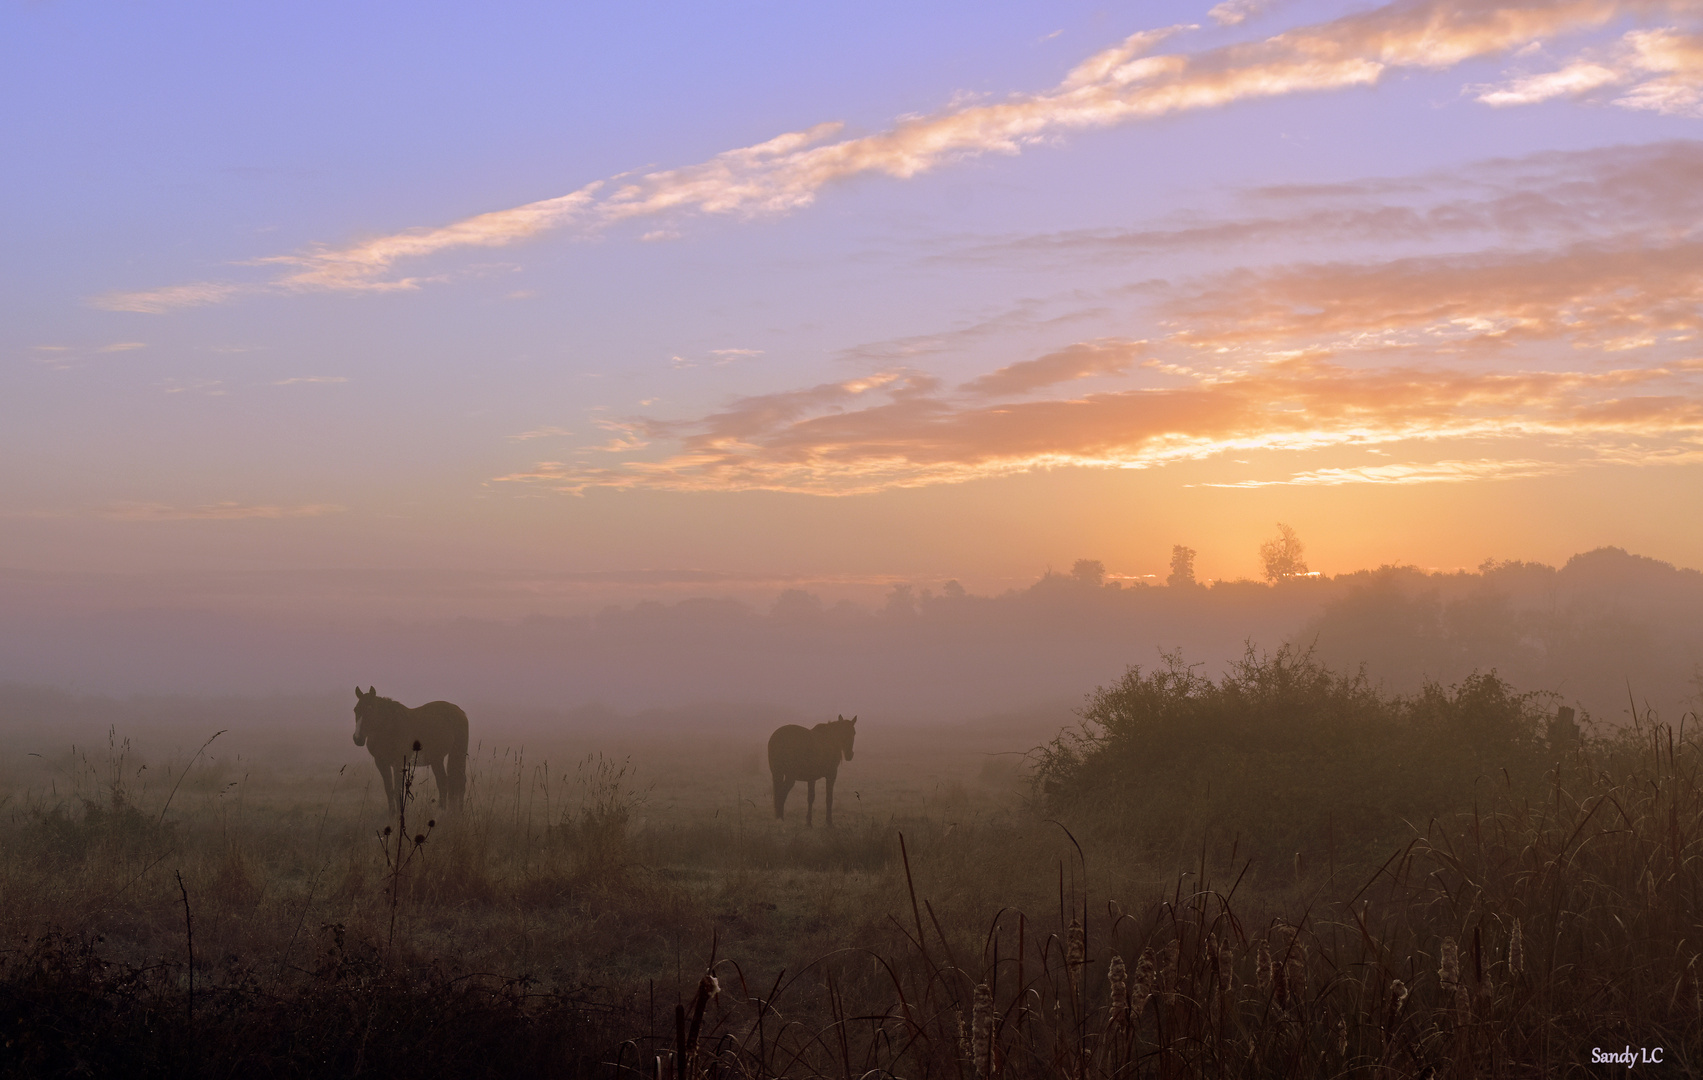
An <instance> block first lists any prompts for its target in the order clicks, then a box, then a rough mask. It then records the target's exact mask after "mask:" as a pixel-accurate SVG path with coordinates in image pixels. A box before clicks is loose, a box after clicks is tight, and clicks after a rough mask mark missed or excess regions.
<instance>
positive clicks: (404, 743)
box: [355, 686, 467, 811]
mask: <svg viewBox="0 0 1703 1080" xmlns="http://www.w3.org/2000/svg"><path fill="white" fill-rule="evenodd" d="M355 745H356V746H365V747H366V748H367V750H368V752H369V753H371V754H372V756H373V764H375V765H377V766H378V774H379V776H380V777H382V778H383V779H384V796H385V798H386V799H387V800H388V801H389V803H390V809H391V810H392V811H395V810H398V809H400V806H399V803H400V800H401V799H402V770H403V768H404V767H405V766H407V765H408V764H410V763H413V764H419V763H421V762H424V763H425V764H427V765H430V766H431V768H432V776H434V777H435V778H436V779H437V782H438V803H439V805H442V806H460V805H461V797H462V795H463V794H464V793H465V792H466V791H467V714H466V713H464V712H462V711H461V708H460V706H457V705H451V704H450V703H449V702H447V701H431V702H427V703H426V704H424V705H422V706H420V707H419V708H417V709H410V708H409V707H408V706H406V705H404V704H402V703H401V702H400V701H392V700H391V699H390V698H387V697H379V696H378V691H377V690H376V689H374V688H372V687H370V686H369V687H368V688H367V689H366V692H365V693H362V691H361V688H360V687H358V686H357V687H355Z"/></svg>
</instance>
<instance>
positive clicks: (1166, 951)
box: [1159, 941, 1183, 987]
mask: <svg viewBox="0 0 1703 1080" xmlns="http://www.w3.org/2000/svg"><path fill="white" fill-rule="evenodd" d="M1182 954H1183V946H1182V943H1181V942H1177V941H1173V942H1171V943H1169V944H1168V945H1166V946H1165V947H1164V948H1163V949H1161V950H1160V951H1159V985H1160V986H1161V987H1169V986H1171V985H1173V984H1174V983H1175V982H1176V977H1177V961H1178V960H1179V959H1181V958H1182Z"/></svg>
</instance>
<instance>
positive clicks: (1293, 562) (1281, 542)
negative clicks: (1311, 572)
mask: <svg viewBox="0 0 1703 1080" xmlns="http://www.w3.org/2000/svg"><path fill="white" fill-rule="evenodd" d="M1304 550H1305V545H1303V544H1302V543H1301V538H1300V537H1298V536H1296V535H1295V530H1294V529H1291V528H1290V527H1289V526H1287V525H1285V524H1283V523H1282V522H1281V521H1280V522H1278V523H1277V536H1275V537H1274V538H1272V539H1270V540H1267V541H1265V542H1264V543H1263V544H1261V545H1260V563H1261V564H1262V565H1264V567H1265V579H1266V580H1267V581H1282V580H1283V579H1285V578H1292V577H1299V576H1300V575H1302V574H1305V573H1306V572H1307V564H1306V563H1305V562H1304V561H1302V559H1301V553H1302V552H1303V551H1304Z"/></svg>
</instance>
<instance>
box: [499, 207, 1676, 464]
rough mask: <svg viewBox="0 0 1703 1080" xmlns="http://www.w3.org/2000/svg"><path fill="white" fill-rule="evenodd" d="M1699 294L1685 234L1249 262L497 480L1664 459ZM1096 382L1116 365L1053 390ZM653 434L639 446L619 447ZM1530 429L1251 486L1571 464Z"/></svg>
mask: <svg viewBox="0 0 1703 1080" xmlns="http://www.w3.org/2000/svg"><path fill="white" fill-rule="evenodd" d="M1700 297H1703V240H1691V239H1680V240H1675V241H1673V242H1670V243H1665V244H1657V243H1648V242H1644V243H1638V242H1634V241H1633V240H1632V239H1630V238H1624V237H1623V238H1620V239H1617V240H1613V241H1606V240H1605V241H1593V242H1591V243H1588V244H1573V245H1566V246H1562V247H1559V248H1554V249H1540V250H1533V251H1527V252H1504V251H1492V252H1487V253H1473V254H1466V255H1456V256H1446V257H1445V256H1439V257H1423V258H1405V259H1404V258H1397V259H1388V260H1385V261H1382V262H1362V263H1347V262H1343V263H1317V264H1292V265H1286V266H1278V267H1271V268H1265V269H1259V270H1238V271H1233V272H1229V273H1223V274H1218V275H1213V276H1209V277H1205V278H1202V279H1200V280H1197V281H1195V282H1192V283H1185V284H1179V285H1175V286H1170V287H1168V289H1167V290H1166V291H1165V292H1164V293H1162V294H1159V295H1157V296H1156V297H1149V299H1148V302H1149V303H1151V304H1152V305H1153V306H1154V308H1155V313H1156V315H1157V316H1158V321H1159V324H1160V325H1161V326H1163V327H1164V328H1165V330H1166V333H1165V336H1163V337H1162V338H1156V339H1154V340H1152V341H1125V340H1097V341H1085V342H1079V343H1077V344H1074V345H1071V346H1068V347H1066V348H1063V349H1058V350H1054V351H1052V352H1050V353H1047V354H1045V355H1042V356H1039V357H1035V358H1033V359H1029V360H1023V361H1019V362H1016V363H1012V364H1007V365H1005V366H1004V367H1001V368H1000V369H998V370H996V371H994V372H990V373H989V374H987V375H983V376H981V377H979V378H976V379H972V380H970V381H968V382H965V383H962V384H961V385H958V386H957V387H955V388H954V387H949V386H947V385H946V384H945V383H943V381H942V380H940V379H938V378H936V377H935V376H933V375H931V374H929V373H927V372H925V371H921V370H918V369H917V368H915V367H913V366H910V365H906V364H900V365H890V366H886V367H884V368H883V369H881V370H880V371H878V372H877V373H875V374H872V375H867V376H863V377H860V378H857V379H849V380H841V381H835V382H826V383H820V384H817V385H815V386H810V387H806V388H802V389H797V390H789V391H783V392H779V393H770V394H761V395H755V396H751V397H746V398H741V399H739V400H737V401H734V402H733V403H731V404H730V405H729V406H728V407H727V408H725V409H722V410H721V411H718V412H715V413H713V414H711V415H707V416H703V417H701V418H697V419H693V420H685V421H680V420H675V421H661V420H650V419H645V418H633V419H629V420H626V421H623V422H621V423H619V424H615V423H613V422H611V423H610V425H609V426H611V427H612V428H617V429H618V430H620V431H621V432H622V433H623V434H624V436H625V437H626V439H627V440H628V442H627V444H626V445H620V444H617V443H611V444H610V445H609V446H607V447H604V448H602V449H604V450H607V451H608V452H610V453H616V454H620V455H621V456H622V460H620V461H618V462H616V463H613V464H608V463H604V464H588V463H585V462H579V463H565V462H560V461H556V462H545V463H541V464H539V465H537V466H535V467H533V468H531V469H528V470H524V471H521V472H516V473H511V474H509V475H505V476H502V477H500V478H498V479H500V480H501V481H505V482H511V483H526V484H532V485H542V486H544V487H547V488H551V489H554V490H561V491H583V490H584V489H586V488H588V487H597V486H607V487H615V488H641V487H649V488H663V489H672V490H739V489H749V488H764V489H773V490H784V491H797V492H813V493H819V494H846V493H858V492H870V491H878V490H882V489H886V488H893V487H913V486H920V485H927V484H939V483H954V482H959V481H964V480H971V479H975V478H979V477H988V476H997V475H1003V474H1009V473H1015V472H1026V471H1032V470H1037V469H1046V468H1052V467H1057V466H1067V465H1068V466H1082V467H1090V468H1148V467H1153V466H1158V465H1163V464H1165V463H1167V462H1173V461H1180V460H1194V459H1205V458H1211V457H1215V456H1219V455H1225V454H1230V453H1233V452H1243V451H1250V450H1277V451H1303V450H1317V449H1323V448H1330V447H1348V446H1361V447H1376V446H1380V445H1386V446H1387V445H1391V444H1396V443H1405V442H1414V441H1420V442H1425V443H1428V444H1436V443H1438V442H1442V441H1448V440H1476V441H1483V440H1490V441H1492V442H1501V443H1510V444H1511V441H1512V440H1515V439H1520V440H1527V441H1528V442H1529V441H1532V440H1535V442H1536V443H1537V444H1538V445H1542V446H1548V447H1550V448H1552V449H1555V450H1556V451H1557V452H1558V453H1560V452H1562V451H1565V453H1564V454H1563V457H1565V458H1566V460H1568V461H1574V460H1577V459H1578V449H1579V447H1581V446H1584V445H1587V444H1588V445H1589V446H1590V447H1591V448H1592V449H1591V454H1593V455H1595V457H1594V458H1593V459H1592V460H1597V461H1608V460H1614V461H1618V462H1621V463H1631V462H1643V463H1656V462H1658V461H1670V460H1675V457H1674V455H1681V456H1683V455H1687V454H1691V453H1693V452H1694V451H1698V450H1703V364H1699V363H1698V362H1697V359H1696V356H1695V353H1694V346H1693V345H1690V344H1687V342H1690V341H1693V340H1695V339H1696V338H1697V337H1698V335H1699V334H1700V333H1703V307H1700V305H1699V298H1700ZM1091 376H1098V377H1104V378H1114V379H1118V380H1119V382H1118V383H1114V384H1113V385H1112V386H1111V387H1110V388H1103V387H1104V384H1101V387H1102V388H1096V389H1095V390H1093V391H1092V392H1084V393H1078V394H1074V395H1067V396H1060V395H1059V392H1058V389H1057V388H1059V387H1061V386H1062V385H1064V384H1067V383H1071V382H1074V381H1076V380H1078V379H1082V378H1086V377H1091ZM1132 384H1133V385H1132ZM1043 391H1046V392H1047V393H1045V394H1043V393H1042V392H1043ZM641 443H648V444H649V447H648V448H647V449H648V450H649V452H648V453H647V454H645V455H638V454H635V453H632V452H630V451H629V450H628V446H629V445H630V446H633V447H634V448H637V447H638V446H639V444H641ZM1521 445H1522V446H1525V449H1524V450H1523V451H1522V456H1521V457H1520V458H1518V459H1513V458H1511V459H1509V460H1506V461H1504V462H1502V463H1501V464H1499V465H1488V464H1484V463H1483V462H1480V463H1478V464H1476V465H1475V464H1472V463H1471V462H1470V461H1469V460H1467V459H1464V458H1450V459H1448V461H1447V463H1446V464H1442V465H1439V464H1437V463H1435V462H1433V463H1432V464H1430V465H1426V466H1418V465H1413V464H1401V463H1379V464H1377V465H1376V466H1372V467H1364V468H1343V467H1336V468H1333V469H1327V470H1316V471H1314V472H1311V473H1298V474H1296V475H1295V476H1294V477H1291V478H1289V479H1286V480H1282V481H1269V480H1261V481H1255V482H1251V483H1250V484H1245V485H1241V486H1258V485H1261V484H1269V483H1286V484H1314V485H1317V484H1342V483H1440V482H1444V481H1450V480H1452V481H1456V482H1462V481H1467V480H1472V479H1491V478H1496V477H1501V478H1509V477H1514V476H1523V475H1536V474H1537V473H1536V472H1534V470H1540V469H1550V468H1554V467H1559V466H1552V465H1549V464H1544V463H1541V462H1540V463H1539V464H1533V463H1532V462H1533V461H1534V460H1536V459H1534V458H1532V455H1531V453H1530V448H1529V445H1527V444H1526V443H1522V444H1521ZM1611 452H1612V455H1618V456H1612V457H1611V456H1606V455H1611ZM1487 460H1488V459H1487Z"/></svg>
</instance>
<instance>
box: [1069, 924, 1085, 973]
mask: <svg viewBox="0 0 1703 1080" xmlns="http://www.w3.org/2000/svg"><path fill="white" fill-rule="evenodd" d="M1087 961H1088V936H1087V935H1086V934H1085V933H1083V930H1082V923H1081V922H1080V921H1078V920H1076V919H1072V920H1070V948H1069V951H1067V952H1066V953H1065V957H1064V962H1065V964H1066V965H1067V966H1069V967H1073V968H1074V967H1081V966H1082V965H1083V964H1084V963H1086V962H1087Z"/></svg>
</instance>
